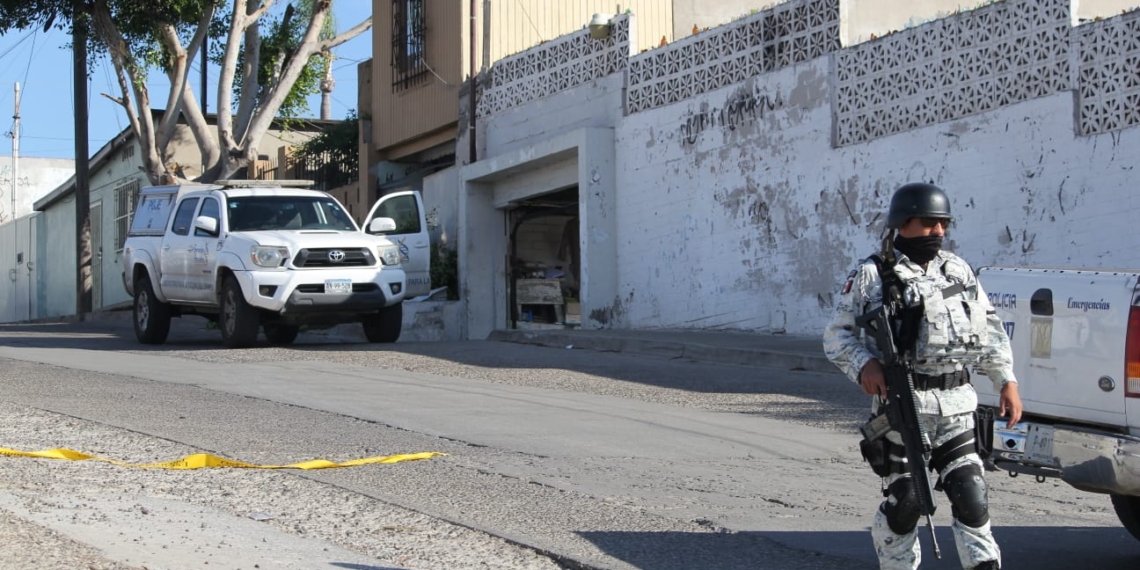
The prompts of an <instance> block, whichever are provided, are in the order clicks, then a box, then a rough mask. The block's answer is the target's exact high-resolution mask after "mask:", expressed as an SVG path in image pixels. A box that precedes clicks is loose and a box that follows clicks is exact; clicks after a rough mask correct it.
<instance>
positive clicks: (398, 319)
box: [364, 303, 404, 342]
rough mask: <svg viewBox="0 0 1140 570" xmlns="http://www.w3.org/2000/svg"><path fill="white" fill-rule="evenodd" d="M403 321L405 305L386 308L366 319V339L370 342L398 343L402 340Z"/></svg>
mask: <svg viewBox="0 0 1140 570" xmlns="http://www.w3.org/2000/svg"><path fill="white" fill-rule="evenodd" d="M403 320H404V304H403V303H396V304H395V305H392V306H391V307H384V308H383V309H380V310H379V311H377V312H376V313H375V314H372V315H368V316H367V317H365V318H364V337H365V338H367V339H368V342H396V340H397V339H399V338H400V324H401V323H402V322H403Z"/></svg>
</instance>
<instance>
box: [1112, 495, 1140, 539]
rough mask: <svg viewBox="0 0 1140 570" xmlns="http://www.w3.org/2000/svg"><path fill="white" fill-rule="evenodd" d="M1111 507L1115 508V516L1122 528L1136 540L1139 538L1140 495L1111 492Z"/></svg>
mask: <svg viewBox="0 0 1140 570" xmlns="http://www.w3.org/2000/svg"><path fill="white" fill-rule="evenodd" d="M1112 508H1113V509H1115V510H1116V518H1118V519H1120V522H1121V524H1123V525H1124V528H1126V529H1128V532H1130V533H1132V536H1133V537H1134V538H1135V539H1136V540H1140V497H1136V496H1131V495H1116V494H1113V495H1112Z"/></svg>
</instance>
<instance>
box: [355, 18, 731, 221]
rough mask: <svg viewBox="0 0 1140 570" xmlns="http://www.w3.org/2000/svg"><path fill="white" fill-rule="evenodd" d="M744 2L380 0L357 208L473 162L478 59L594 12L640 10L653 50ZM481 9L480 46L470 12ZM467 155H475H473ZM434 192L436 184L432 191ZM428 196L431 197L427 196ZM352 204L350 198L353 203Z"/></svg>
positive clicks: (579, 25)
mask: <svg viewBox="0 0 1140 570" xmlns="http://www.w3.org/2000/svg"><path fill="white" fill-rule="evenodd" d="M751 4H753V3H750V2H747V1H744V0H702V1H698V0H628V1H626V2H618V3H615V2H610V1H608V0H564V1H559V2H550V1H548V0H512V1H510V2H503V1H494V2H492V1H491V0H476V1H475V2H471V1H467V0H452V1H448V2H429V1H427V0H373V4H372V5H373V19H372V21H373V27H372V41H373V54H374V55H373V59H372V61H370V62H366V63H364V64H361V66H360V67H359V68H358V72H359V74H360V78H361V79H360V85H361V91H360V101H359V109H360V118H361V141H360V142H361V167H362V168H361V172H362V173H364V172H368V173H370V177H365V176H363V175H362V176H361V184H362V187H361V191H360V192H359V198H358V200H357V201H359V202H361V203H360V204H356V203H353V204H351V208H352V209H353V211H364V212H367V211H368V207H367V206H368V205H370V204H372V202H374V201H375V200H376V199H377V198H378V197H379V196H380V195H383V194H385V193H388V192H392V191H396V190H404V189H421V190H423V189H425V188H424V178H425V177H428V176H431V175H432V174H434V173H436V172H439V171H441V170H444V169H447V168H449V167H451V166H454V165H455V164H457V163H463V162H465V159H466V155H465V154H464V155H463V156H460V157H459V159H458V161H457V159H456V146H455V140H456V137H457V135H458V133H459V131H460V130H465V129H467V128H468V121H467V120H466V118H463V117H460V113H459V104H458V103H459V101H460V100H461V99H463V98H465V97H467V96H468V95H469V93H468V92H467V90H466V89H467V88H466V87H465V83H464V82H465V81H466V79H467V78H468V76H469V75H470V71H471V61H472V59H474V61H475V64H476V65H475V68H476V69H477V70H481V69H483V68H486V67H489V66H490V65H491V62H494V61H498V60H500V59H501V58H503V57H505V56H508V55H511V54H515V53H518V52H521V51H523V50H526V49H527V48H529V47H531V46H534V45H537V44H541V43H544V42H549V41H553V40H555V39H556V38H558V37H559V36H561V35H563V34H566V33H568V32H572V31H575V30H581V29H584V28H585V27H586V26H587V25H588V24H589V22H590V21H591V19H592V18H593V16H594V14H602V15H604V16H605V17H607V18H608V17H612V16H614V15H615V14H616V13H617V12H621V13H626V12H629V13H634V14H637V16H638V22H639V24H638V25H639V26H641V30H642V32H643V33H642V35H641V36H640V37H641V38H642V42H641V43H640V44H636V45H635V46H634V47H633V49H635V50H646V49H650V48H652V47H656V46H658V45H660V44H661V43H662V42H664V43H668V42H671V41H673V40H674V38H676V37H683V36H684V35H688V34H691V33H692V30H693V29H702V28H706V27H709V26H715V25H717V24H719V23H722V22H726V21H729V20H730V19H732V18H735V17H739V16H741V15H744V14H747V13H749V11H750V10H751V9H752V8H751V7H750V5H751ZM472 6H474V9H475V28H476V29H475V37H474V41H472V34H471V18H470V12H471V9H472ZM463 152H464V153H466V152H467V151H466V150H464V151H463ZM429 186H430V185H429ZM425 192H426V190H425ZM351 202H352V200H351V199H350V203H351Z"/></svg>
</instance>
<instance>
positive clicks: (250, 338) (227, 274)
mask: <svg viewBox="0 0 1140 570" xmlns="http://www.w3.org/2000/svg"><path fill="white" fill-rule="evenodd" d="M307 185H308V183H306V182H304V181H248V180H244V181H243V180H234V181H221V182H219V183H217V184H213V185H199V184H194V185H178V186H155V187H151V188H145V189H143V190H142V191H141V192H140V193H139V201H138V207H137V209H136V211H135V214H134V217H133V218H132V220H131V226H130V232H129V234H128V237H127V240H126V244H125V245H124V251H123V259H124V263H123V267H124V270H123V285H124V286H125V287H126V290H127V293H128V294H130V295H131V296H132V297H133V298H134V303H133V304H134V314H133V316H134V328H135V336H136V337H137V338H138V340H139V341H140V342H142V343H145V344H161V343H163V342H166V338H167V335H168V333H169V331H170V322H171V318H172V317H179V316H182V315H191V314H192V315H200V316H203V317H205V318H207V319H209V320H210V321H213V322H215V323H217V325H218V328H219V329H220V330H221V333H222V339H223V341H224V342H225V344H226V345H227V346H230V347H246V346H250V345H252V344H254V342H256V340H257V335H258V332H259V330H263V331H264V333H265V337H266V339H267V340H268V341H269V342H270V343H272V344H288V343H291V342H293V341H294V340H295V339H296V337H297V334H298V332H299V330H300V328H301V327H302V326H308V327H313V328H321V327H329V326H333V325H337V324H341V323H349V322H360V323H362V324H363V326H364V334H365V337H366V338H367V339H368V340H369V341H371V342H395V341H396V340H397V339H398V338H399V336H400V328H401V321H402V318H403V309H402V302H403V300H404V297H405V295H410V294H417V293H418V292H419V289H427V288H429V287H430V282H428V283H427V284H426V285H424V286H421V287H418V288H417V291H409V287H408V274H409V273H412V274H414V275H416V276H417V280H418V281H424V280H426V278H425V276H426V274H427V270H428V268H427V260H426V257H427V254H426V252H427V245H426V244H427V228H426V223H425V221H424V214H423V205H422V202H421V201H420V197H419V194H418V193H415V192H402V193H399V194H392V195H389V196H386V197H384V198H383V199H381V200H380V201H379V202H377V204H376V205H375V206H374V207H373V210H372V212H371V213H370V214H369V216H368V218H367V219H368V220H370V221H369V223H368V227H367V229H366V230H362V229H361V228H359V227H358V226H357V225H356V223H355V222H354V221H353V219H352V218H351V216H349V214H348V212H347V211H346V210H345V209H344V207H343V206H341V204H340V203H339V202H337V201H336V199H335V198H333V197H332V196H330V195H329V194H328V193H326V192H321V191H317V190H310V189H306V188H303V186H307ZM387 212H392V213H393V214H392V215H397V213H398V215H400V216H401V217H402V218H404V219H402V220H401V221H400V222H399V223H398V222H397V221H396V220H395V219H393V218H392V217H388V216H387V215H379V214H383V213H387ZM399 225H403V226H404V227H405V228H406V230H405V233H404V234H401V235H399V236H397V235H396V234H398V233H399V232H398V231H397V230H398V226H399ZM409 232H415V234H414V235H410V234H409ZM421 233H422V236H421V235H420V234H421ZM421 238H422V241H423V242H424V243H423V245H422V247H421V246H420V245H419V241H420V240H421ZM409 242H411V244H409ZM410 248H415V249H416V250H417V251H415V252H413V251H411V250H410ZM420 249H422V250H423V255H422V256H421V255H420V252H419V251H418V250H420ZM412 255H414V256H416V259H415V260H413V259H412V258H411V256H412ZM421 257H422V260H421V259H420V258H421ZM421 265H422V267H420V266H421ZM405 270H408V271H407V272H406V271H405Z"/></svg>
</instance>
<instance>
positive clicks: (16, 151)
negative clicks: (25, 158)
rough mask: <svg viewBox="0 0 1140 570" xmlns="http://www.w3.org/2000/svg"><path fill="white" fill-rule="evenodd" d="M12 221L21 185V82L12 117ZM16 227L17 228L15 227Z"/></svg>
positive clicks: (14, 216)
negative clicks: (18, 189)
mask: <svg viewBox="0 0 1140 570" xmlns="http://www.w3.org/2000/svg"><path fill="white" fill-rule="evenodd" d="M12 119H13V120H14V122H13V123H12V219H13V220H15V219H16V218H18V217H19V216H18V215H16V186H17V185H18V184H19V183H20V82H19V81H17V82H16V114H15V115H12ZM13 227H15V226H13Z"/></svg>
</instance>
